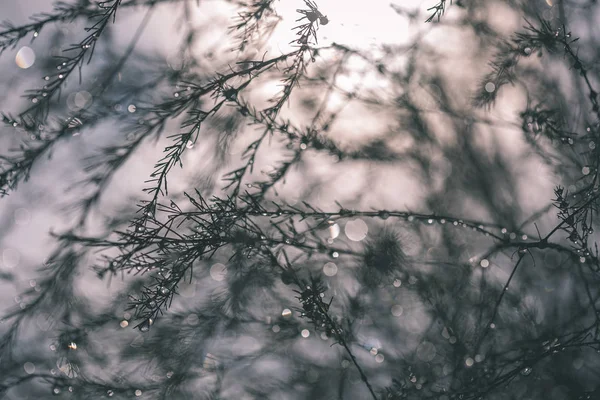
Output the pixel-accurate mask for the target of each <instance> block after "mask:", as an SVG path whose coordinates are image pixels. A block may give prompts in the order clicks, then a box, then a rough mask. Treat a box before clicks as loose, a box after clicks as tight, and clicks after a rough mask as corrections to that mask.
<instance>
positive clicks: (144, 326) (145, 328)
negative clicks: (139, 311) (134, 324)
mask: <svg viewBox="0 0 600 400" xmlns="http://www.w3.org/2000/svg"><path fill="white" fill-rule="evenodd" d="M152 322H153V321H152V318H148V319H147V320H146V321H144V322H142V324H141V325H140V327H139V329H140V331H142V332H148V331H149V330H150V326H151V325H152Z"/></svg>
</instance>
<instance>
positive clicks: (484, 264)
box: [479, 258, 490, 268]
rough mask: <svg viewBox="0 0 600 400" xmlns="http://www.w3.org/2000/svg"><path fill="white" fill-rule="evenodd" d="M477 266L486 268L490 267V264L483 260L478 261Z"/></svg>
mask: <svg viewBox="0 0 600 400" xmlns="http://www.w3.org/2000/svg"><path fill="white" fill-rule="evenodd" d="M479 265H481V268H487V267H489V266H490V262H489V260H487V259H485V258H484V259H483V260H481V261H479Z"/></svg>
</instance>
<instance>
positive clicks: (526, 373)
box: [521, 367, 532, 376]
mask: <svg viewBox="0 0 600 400" xmlns="http://www.w3.org/2000/svg"><path fill="white" fill-rule="evenodd" d="M531 371H532V369H531V367H525V368H523V369H522V370H521V375H523V376H529V375H530V374H531Z"/></svg>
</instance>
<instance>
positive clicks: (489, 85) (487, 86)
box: [485, 82, 496, 93]
mask: <svg viewBox="0 0 600 400" xmlns="http://www.w3.org/2000/svg"><path fill="white" fill-rule="evenodd" d="M495 90H496V85H495V84H494V83H493V82H488V83H486V84H485V91H486V92H488V93H493V92H494V91H495Z"/></svg>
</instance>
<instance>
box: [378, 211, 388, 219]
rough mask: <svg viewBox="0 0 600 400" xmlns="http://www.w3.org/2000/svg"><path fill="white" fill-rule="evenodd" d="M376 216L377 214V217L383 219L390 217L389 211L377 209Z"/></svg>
mask: <svg viewBox="0 0 600 400" xmlns="http://www.w3.org/2000/svg"><path fill="white" fill-rule="evenodd" d="M378 216H379V218H381V219H384V220H385V219H388V218H389V217H390V213H389V212H387V211H379V214H378Z"/></svg>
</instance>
